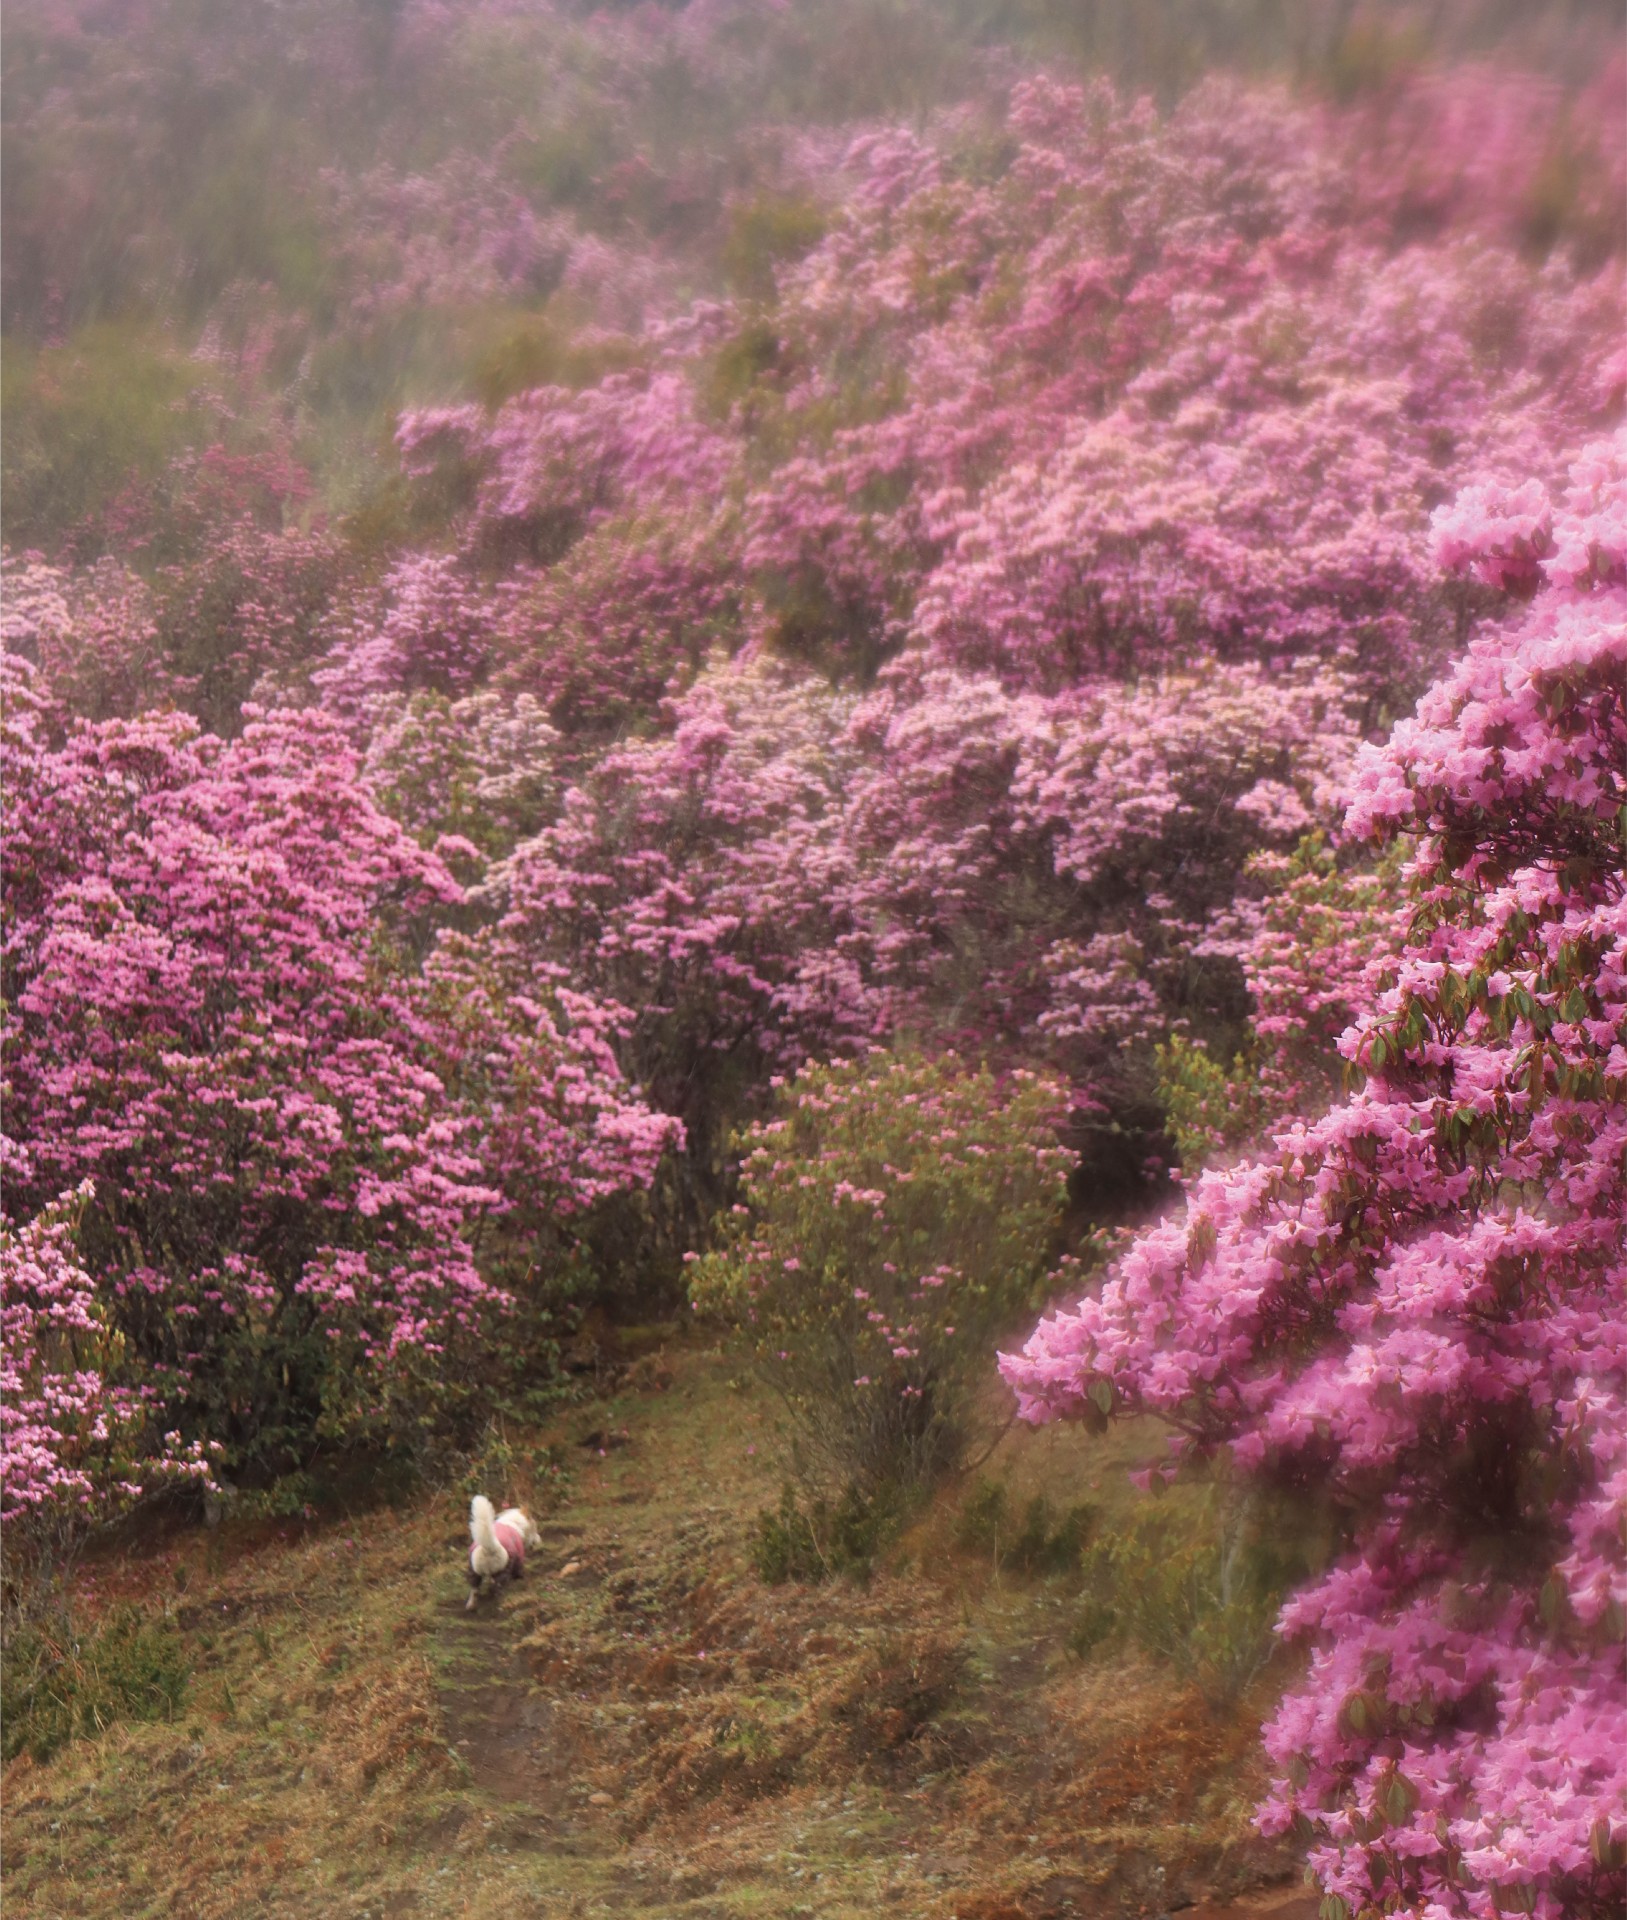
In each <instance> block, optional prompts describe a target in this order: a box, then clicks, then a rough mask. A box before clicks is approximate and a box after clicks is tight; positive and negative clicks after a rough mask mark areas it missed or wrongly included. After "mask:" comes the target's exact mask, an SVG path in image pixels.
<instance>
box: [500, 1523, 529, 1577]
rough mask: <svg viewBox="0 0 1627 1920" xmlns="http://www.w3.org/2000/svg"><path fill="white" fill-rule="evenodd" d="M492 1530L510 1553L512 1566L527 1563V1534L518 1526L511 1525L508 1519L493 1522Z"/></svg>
mask: <svg viewBox="0 0 1627 1920" xmlns="http://www.w3.org/2000/svg"><path fill="white" fill-rule="evenodd" d="M492 1532H493V1533H495V1534H496V1535H497V1544H498V1545H499V1546H500V1547H501V1548H502V1549H503V1551H504V1553H506V1554H507V1555H508V1561H509V1565H510V1566H511V1567H522V1566H524V1565H525V1535H524V1534H522V1533H521V1532H520V1530H519V1528H518V1527H511V1526H510V1525H509V1523H508V1522H507V1521H506V1520H497V1521H494V1522H493V1523H492Z"/></svg>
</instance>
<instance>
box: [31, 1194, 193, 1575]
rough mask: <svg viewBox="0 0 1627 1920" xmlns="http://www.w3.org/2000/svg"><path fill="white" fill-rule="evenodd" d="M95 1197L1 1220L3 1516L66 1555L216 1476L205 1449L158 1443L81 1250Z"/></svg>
mask: <svg viewBox="0 0 1627 1920" xmlns="http://www.w3.org/2000/svg"><path fill="white" fill-rule="evenodd" d="M89 1198H90V1192H89V1189H88V1188H86V1189H83V1190H81V1191H80V1192H79V1193H77V1194H74V1195H70V1196H67V1197H66V1198H65V1199H64V1200H62V1201H61V1202H59V1203H57V1204H55V1205H53V1206H50V1207H47V1208H46V1209H45V1210H44V1211H43V1212H41V1213H39V1214H36V1215H35V1216H34V1218H33V1219H31V1220H27V1221H25V1222H24V1223H23V1224H22V1225H21V1226H19V1227H13V1226H12V1225H11V1224H10V1223H9V1222H7V1221H4V1220H0V1514H3V1515H4V1518H5V1523H6V1527H7V1531H8V1532H9V1533H11V1534H12V1535H13V1537H14V1538H15V1536H16V1533H17V1532H18V1531H19V1530H20V1531H21V1532H24V1533H27V1534H30V1535H31V1536H36V1544H38V1540H37V1536H39V1535H40V1534H41V1533H43V1534H44V1536H45V1538H46V1539H51V1538H52V1537H53V1536H54V1543H55V1544H56V1545H57V1546H58V1547H59V1548H61V1547H67V1546H71V1544H72V1542H73V1541H74V1539H75V1538H76V1537H78V1536H80V1535H82V1534H83V1533H85V1532H88V1531H89V1529H90V1528H91V1527H92V1526H94V1525H95V1524H96V1523H97V1522H99V1521H102V1520H106V1519H108V1518H109V1517H111V1516H112V1515H114V1514H116V1513H118V1512H120V1511H121V1510H122V1509H124V1508H125V1507H128V1506H129V1505H130V1504H131V1503H132V1502H133V1501H136V1500H139V1499H140V1498H141V1497H142V1495H143V1494H145V1493H148V1492H150V1491H152V1490H153V1489H154V1488H155V1487H159V1486H170V1485H174V1484H176V1483H178V1482H203V1483H207V1482H208V1481H209V1478H210V1461H209V1457H208V1455H207V1453H206V1451H205V1449H204V1447H203V1446H202V1444H201V1443H200V1442H198V1441H193V1442H192V1443H191V1444H190V1445H183V1443H182V1440H181V1436H180V1434H179V1433H176V1432H171V1433H169V1434H165V1435H162V1436H161V1435H160V1433H159V1432H158V1427H159V1425H160V1421H159V1417H158V1416H159V1412H160V1408H159V1404H158V1397H157V1395H156V1394H155V1393H154V1392H153V1391H152V1390H151V1389H150V1388H146V1389H144V1388H143V1387H141V1386H139V1385H136V1384H132V1380H131V1375H132V1369H131V1368H130V1367H129V1366H128V1365H127V1364H126V1356H125V1341H124V1339H123V1337H122V1336H121V1335H120V1334H119V1332H118V1331H117V1330H116V1328H115V1327H114V1326H113V1324H112V1321H111V1316H110V1315H109V1313H108V1311H107V1308H106V1306H105V1305H104V1304H103V1302H102V1301H101V1300H100V1299H99V1298H98V1296H97V1290H96V1283H95V1281H94V1280H93V1279H92V1278H91V1276H90V1275H89V1274H88V1273H87V1272H86V1271H85V1269H84V1267H83V1266H82V1265H81V1264H80V1260H79V1256H78V1253H77V1249H76V1247H75V1245H74V1238H75V1231H76V1216H77V1215H78V1214H79V1213H80V1212H81V1211H82V1210H83V1208H84V1206H85V1204H86V1202H87V1201H88V1200H89Z"/></svg>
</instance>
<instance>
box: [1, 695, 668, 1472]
mask: <svg viewBox="0 0 1627 1920" xmlns="http://www.w3.org/2000/svg"><path fill="white" fill-rule="evenodd" d="M8 721H9V723H10V724H9V725H8V730H7V739H6V747H7V766H6V779H7V791H8V796H9V800H10V804H9V806H8V809H7V824H6V846H5V853H6V860H5V887H6V946H5V963H6V981H5V990H6V1001H7V1006H8V1016H9V1032H8V1071H9V1078H10V1101H9V1109H10V1113H11V1115H12V1116H13V1124H15V1125H16V1127H17V1129H18V1131H19V1134H20V1135H21V1136H22V1137H23V1138H24V1139H25V1140H26V1143H27V1148H28V1159H29V1167H28V1171H27V1172H26V1173H25V1174H24V1175H23V1176H21V1177H14V1178H13V1179H12V1180H11V1181H10V1182H9V1183H8V1194H7V1204H8V1207H11V1208H14V1209H20V1210H22V1211H23V1212H25V1213H26V1212H27V1211H28V1210H29V1209H30V1208H31V1207H32V1206H37V1205H39V1204H42V1203H43V1202H44V1201H46V1200H49V1199H50V1198H51V1197H52V1196H53V1195H54V1194H55V1193H57V1192H58V1191H59V1190H60V1189H61V1188H62V1187H64V1186H65V1185H69V1184H73V1183H76V1182H80V1181H85V1180H89V1181H92V1182H94V1192H93V1194H92V1195H91V1196H90V1197H89V1198H87V1200H86V1202H85V1207H84V1213H83V1219H82V1227H81V1241H82V1246H83V1249H84V1259H85V1265H86V1267H87V1268H88V1269H89V1270H90V1271H91V1272H92V1273H94V1275H95V1277H96V1283H97V1293H98V1296H99V1298H100V1299H101V1301H102V1303H103V1305H104V1307H105V1309H106V1312H107V1316H108V1322H109V1324H110V1326H112V1327H113V1328H115V1329H116V1330H117V1331H118V1332H119V1333H120V1334H121V1335H122V1336H123V1338H124V1340H125V1342H126V1343H127V1345H128V1348H129V1350H130V1353H131V1355H132V1357H133V1359H134V1360H136V1361H138V1362H139V1363H140V1365H141V1366H142V1368H143V1369H145V1370H146V1372H147V1374H148V1375H149V1376H150V1378H151V1379H152V1381H153V1382H154V1384H155V1385H156V1386H157V1387H158V1389H159V1391H160V1393H161V1395H162V1398H163V1403H164V1405H165V1406H166V1408H167V1409H168V1414H167V1416H166V1417H168V1418H171V1419H173V1422H174V1424H175V1425H176V1426H177V1427H178V1428H179V1429H180V1431H181V1432H182V1433H183V1434H184V1435H185V1436H186V1437H187V1439H188V1440H195V1439H200V1438H204V1439H210V1440H216V1441H222V1442H224V1443H225V1444H226V1445H227V1447H228V1448H229V1452H230V1458H231V1460H232V1462H233V1463H234V1464H246V1463H248V1464H256V1465H258V1466H260V1467H262V1468H276V1467H283V1468H286V1467H287V1466H289V1465H291V1464H292V1463H293V1462H294V1461H295V1460H296V1459H298V1458H299V1457H301V1456H302V1454H303V1453H304V1452H305V1451H306V1450H307V1449H308V1448H309V1446H310V1444H311V1442H312V1441H313V1439H315V1438H318V1437H326V1438H328V1439H335V1440H346V1441H354V1440H357V1439H362V1438H369V1437H370V1438H373V1439H384V1438H393V1439H397V1440H406V1439H410V1438H411V1437H412V1436H413V1434H414V1433H416V1432H417V1431H419V1430H420V1429H421V1428H422V1426H423V1425H424V1423H425V1421H426V1420H427V1419H429V1418H430V1417H431V1415H432V1412H433V1410H434V1409H435V1408H436V1407H438V1406H445V1405H446V1404H447V1403H448V1399H449V1396H453V1395H455V1394H456V1392H457V1390H458V1388H459V1386H460V1384H461V1383H467V1382H468V1380H469V1379H470V1378H471V1375H472V1370H473V1369H474V1368H475V1366H476V1364H477V1353H478V1341H479V1336H480V1335H481V1332H482V1330H483V1328H484V1327H485V1326H486V1324H487V1323H488V1321H489V1319H490V1316H491V1315H492V1314H493V1313H494V1312H495V1311H498V1310H500V1309H501V1307H502V1304H503V1302H502V1295H501V1293H500V1292H497V1291H494V1289H493V1286H492V1284H491V1283H490V1281H489V1280H488V1278H487V1277H486V1276H485V1275H484V1274H483V1273H482V1271H481V1269H480V1266H479V1265H478V1264H477V1261H476V1257H475V1252H474V1242H475V1240H476V1238H477V1237H478V1235H479V1233H480V1231H481V1228H482V1224H483V1223H484V1222H486V1221H488V1220H491V1219H493V1218H494V1216H498V1215H503V1214H506V1213H509V1212H511V1211H514V1210H515V1209H516V1208H522V1207H523V1210H524V1211H525V1212H526V1213H527V1214H528V1215H529V1217H531V1218H532V1219H535V1218H536V1217H538V1216H539V1215H542V1216H546V1217H547V1218H548V1219H549V1220H550V1221H558V1220H560V1219H562V1218H564V1217H565V1216H568V1215H569V1214H571V1213H572V1212H573V1211H576V1210H580V1209H581V1208H583V1207H586V1206H589V1205H591V1204H592V1203H593V1202H594V1201H595V1200H596V1199H597V1198H599V1197H600V1196H601V1195H603V1194H604V1193H605V1192H607V1191H611V1190H615V1189H618V1188H619V1187H621V1186H622V1185H623V1184H625V1183H627V1182H629V1181H631V1182H633V1183H635V1184H637V1183H641V1182H647V1181H648V1179H649V1178H650V1177H651V1174H652V1173H653V1170H654V1166H655V1163H656V1161H657V1160H658V1159H659V1158H660V1155H661V1152H662V1150H663V1149H664V1147H665V1145H666V1144H667V1142H668V1140H669V1139H670V1137H671V1134H672V1128H671V1123H670V1122H667V1121H665V1120H662V1119H660V1118H658V1117H655V1116H651V1115H649V1114H647V1113H646V1111H645V1110H644V1109H643V1107H642V1106H641V1105H640V1104H639V1103H638V1101H637V1100H636V1097H634V1096H631V1095H630V1094H629V1091H628V1090H627V1089H626V1087H625V1083H624V1082H623V1081H622V1079H621V1076H620V1074H619V1072H618V1070H617V1068H616V1066H615V1063H614V1061H613V1060H612V1059H611V1057H610V1055H609V1052H608V1050H607V1048H606V1046H605V1044H604V1041H603V1039H602V1036H601V1031H600V1029H602V1026H603V1020H602V1018H601V1017H599V1016H597V1015H596V1010H595V1009H594V1007H593V1004H592V1003H591V1002H590V1001H589V1000H588V999H587V998H586V996H584V995H581V994H579V993H578V994H575V995H571V994H569V993H566V994H564V995H563V996H555V995H553V994H550V993H548V992H546V991H545V990H543V989H542V988H540V987H537V986H533V988H532V990H531V992H530V994H529V995H521V994H516V995H515V996H514V997H513V998H511V999H509V1000H507V1001H506V1002H505V1003H503V1004H502V1005H501V1006H497V1007H494V1006H493V1005H492V1003H491V1001H490V999H489V996H485V995H483V994H482V992H481V990H480V983H479V980H478V975H477V971H476V969H475V967H474V966H473V965H472V963H471V960H470V958H469V954H468V950H467V949H466V948H465V947H462V946H459V945H456V944H451V945H444V946H436V944H435V941H436V922H437V919H438V918H439V917H441V916H442V915H444V913H445V912H446V911H447V910H448V909H450V908H452V907H454V906H456V904H457V903H458V902H459V901H460V899H461V890H460V889H459V888H458V887H457V885H456V884H455V883H454V881H453V880H452V878H451V876H450V875H449V874H448V872H447V871H446V869H445V868H444V866H443V865H442V864H441V863H440V862H439V861H438V860H437V859H436V858H435V857H434V856H433V855H431V854H428V853H425V852H424V851H423V850H422V849H421V848H419V847H418V846H417V845H416V844H415V843H414V842H413V840H412V839H410V838H409V837H408V836H407V834H406V833H404V832H403V831H402V830H401V828H399V827H398V826H396V825H395V823H394V822H392V821H390V820H389V819H388V818H386V817H385V816H384V815H382V814H381V813H379V812H378V810H377V809H376V808H375V807H374V805H373V804H372V802H371V800H370V799H369V797H368V795H367V793H366V790H365V788H364V787H363V786H362V784H361V782H360V779H359V769H358V766H357V762H356V756H355V754H354V752H353V750H352V749H351V748H350V747H349V746H348V744H347V742H346V741H345V739H344V735H343V732H342V730H341V728H340V727H339V725H338V723H337V722H335V721H333V720H332V719H329V718H323V717H322V716H319V715H314V714H308V713H303V714H302V713H297V712H291V711H276V712H271V713H266V714H261V713H258V712H256V711H255V710H253V709H249V710H248V712H247V714H246V721H247V724H246V725H245V727H244V729H243V732H242V733H241V735H240V736H239V737H238V738H237V739H236V740H234V741H231V742H229V743H228V742H222V741H220V740H218V739H215V738H213V737H212V736H209V735H204V734H199V733H198V731H197V729H196V727H195V726H194V724H193V723H191V722H190V721H188V720H186V719H184V718H183V717H181V716H178V715H169V716H148V717H147V718H145V719H142V720H139V721H130V722H125V721H111V722H106V723H104V724H102V725H101V726H80V727H78V728H76V729H72V730H70V731H69V732H68V734H67V736H66V739H65V740H64V742H63V744H62V745H61V746H60V747H53V746H52V744H51V743H50V740H49V737H48V721H49V714H48V710H46V709H44V708H42V707H41V706H40V705H39V704H38V703H37V702H35V703H34V704H32V705H31V704H30V701H29V698H28V695H27V691H26V688H24V689H21V690H20V691H19V696H18V697H17V698H16V699H14V700H13V701H12V702H10V703H8ZM426 955H428V956H429V959H430V964H429V965H428V966H427V967H426V965H425V956H426ZM567 1009H568V1011H567Z"/></svg>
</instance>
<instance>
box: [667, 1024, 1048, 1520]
mask: <svg viewBox="0 0 1627 1920" xmlns="http://www.w3.org/2000/svg"><path fill="white" fill-rule="evenodd" d="M1064 1104H1065V1096H1064V1093H1063V1090H1062V1088H1061V1087H1059V1086H1058V1085H1056V1084H1055V1083H1054V1082H1050V1081H1045V1080H1041V1079H1039V1078H1037V1077H1035V1076H1032V1075H1029V1074H1017V1075H1013V1076H1012V1077H1010V1078H1009V1079H1007V1080H1006V1081H1004V1082H1001V1081H998V1080H996V1078H995V1077H994V1075H993V1074H991V1073H990V1072H988V1071H987V1069H982V1070H979V1071H976V1072H973V1071H970V1070H968V1069H967V1068H965V1067H963V1066H962V1065H961V1064H960V1063H959V1062H958V1061H957V1060H956V1059H955V1058H954V1056H953V1055H946V1056H942V1057H940V1058H938V1059H937V1060H934V1061H931V1062H926V1061H922V1062H916V1061H912V1060H908V1059H903V1058H896V1057H892V1056H888V1055H878V1056H875V1057H874V1058H872V1059H870V1060H868V1061H863V1062H852V1063H840V1064H836V1065H832V1066H819V1067H809V1068H806V1069H805V1070H804V1071H803V1072H802V1073H800V1074H799V1075H798V1076H797V1077H796V1079H795V1080H793V1081H791V1082H790V1083H789V1084H788V1085H787V1086H786V1087H785V1088H784V1089H783V1091H782V1093H781V1098H780V1110H779V1113H778V1115H777V1117H775V1118H774V1119H771V1120H764V1121H761V1122H759V1123H758V1124H757V1125H756V1126H754V1127H752V1128H750V1129H748V1130H747V1132H746V1133H745V1134H744V1135H743V1136H742V1138H741V1140H740V1148H741V1154H742V1158H741V1165H740V1199H739V1201H738V1202H737V1203H736V1205H735V1206H734V1208H733V1209H732V1210H731V1211H730V1212H729V1213H727V1214H725V1215H723V1216H721V1218H720V1220H719V1222H718V1236H719V1244H718V1246H717V1248H716V1249H715V1250H714V1251H713V1252H711V1253H709V1254H708V1255H706V1256H705V1258H704V1259H701V1260H699V1261H697V1262H695V1264H694V1266H693V1268H692V1278H691V1286H690V1292H691V1298H692V1299H693V1301H694V1302H695V1304H696V1305H697V1306H700V1307H704V1308H709V1309H712V1310H716V1311H721V1312H725V1313H727V1314H728V1315H729V1316H730V1317H732V1318H734V1319H737V1320H738V1321H739V1322H740V1323H741V1324H742V1325H743V1326H744V1327H745V1328H746V1329H747V1331H748V1333H749V1335H750V1338H751V1341H752V1344H753V1346H754V1348H755V1350H756V1353H757V1355H758V1358H759V1360H760V1362H761V1363H762V1365H763V1367H764V1370H765V1372H766V1374H767V1377H768V1378H769V1380H770V1381H771V1382H772V1383H773V1385H774V1386H775V1388H776V1389H777V1391H778V1392H779V1393H780V1394H781V1395H782V1396H783V1398H784V1400H785V1403H786V1406H787V1409H788V1411H789V1413H790V1415H791V1418H792V1421H793V1425H794V1430H795V1434H796V1438H797V1440H798V1443H799V1444H800V1445H801V1447H802V1448H803V1449H805V1452H806V1457H807V1460H808V1464H809V1465H810V1467H811V1468H812V1470H813V1471H815V1472H816V1473H818V1474H820V1475H822V1476H824V1477H828V1478H834V1479H835V1480H837V1481H838V1482H851V1483H853V1484H855V1485H856V1486H858V1487H859V1488H860V1489H861V1490H864V1491H868V1492H871V1493H874V1492H876V1491H879V1490H881V1489H884V1488H886V1487H889V1486H896V1485H899V1484H902V1485H905V1486H918V1485H920V1484H922V1483H927V1482H930V1481H931V1480H933V1479H934V1478H936V1477H937V1476H938V1475H940V1474H941V1473H943V1472H944V1471H945V1470H947V1469H949V1468H951V1467H953V1466H954V1465H955V1464H956V1463H957V1462H958V1460H959V1458H960V1455H961V1452H962V1449H963V1448H964V1446H965V1445H966V1442H967V1440H968V1438H969V1436H970V1432H971V1429H972V1427H973V1425H974V1423H975V1420H976V1415H977V1401H978V1399H979V1397H980V1394H981V1390H982V1384H983V1381H984V1380H985V1378H986V1368H987V1366H988V1356H989V1352H990V1350H991V1346H992V1343H993V1340H994V1339H995V1337H996V1336H997V1335H998V1334H999V1332H1000V1331H1001V1330H1002V1328H1005V1327H1008V1326H1010V1325H1011V1324H1012V1322H1013V1320H1014V1319H1015V1318H1016V1317H1017V1316H1018V1315H1020V1314H1021V1313H1022V1311H1023V1309H1024V1308H1025V1306H1026V1305H1027V1304H1028V1303H1029V1302H1030V1301H1031V1300H1033V1298H1034V1297H1035V1293H1036V1289H1037V1288H1038V1286H1039V1284H1040V1280H1041V1276H1042V1275H1043V1274H1044V1272H1045V1268H1046V1264H1047V1259H1048V1256H1049V1254H1050V1251H1051V1241H1052V1236H1053V1235H1054V1233H1055V1231H1056V1227H1057V1223H1058V1217H1059V1213H1060V1209H1061V1205H1062V1201H1063V1197H1064V1194H1065V1191H1066V1184H1067V1174H1068V1168H1069V1165H1070V1163H1071V1160H1072V1156H1071V1155H1070V1154H1069V1153H1067V1152H1066V1151H1065V1150H1064V1149H1063V1148H1061V1147H1059V1146H1058V1145H1057V1144H1056V1130H1057V1125H1058V1122H1059V1121H1060V1120H1061V1118H1062V1116H1063V1108H1064Z"/></svg>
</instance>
